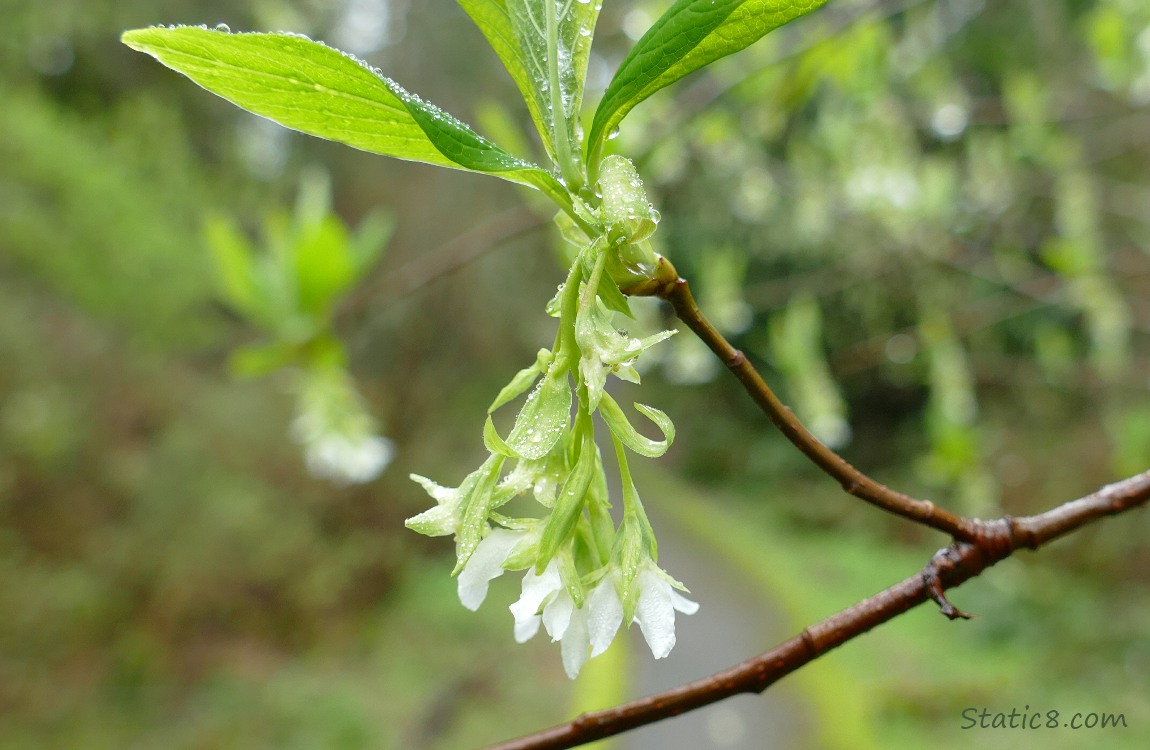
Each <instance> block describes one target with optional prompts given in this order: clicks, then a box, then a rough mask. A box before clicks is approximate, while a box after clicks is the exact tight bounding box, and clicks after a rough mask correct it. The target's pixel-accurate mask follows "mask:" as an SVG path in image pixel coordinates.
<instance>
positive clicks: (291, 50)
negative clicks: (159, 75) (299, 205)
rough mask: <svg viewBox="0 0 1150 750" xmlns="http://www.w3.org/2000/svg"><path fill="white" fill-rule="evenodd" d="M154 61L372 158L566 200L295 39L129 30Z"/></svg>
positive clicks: (532, 174) (344, 58)
mask: <svg viewBox="0 0 1150 750" xmlns="http://www.w3.org/2000/svg"><path fill="white" fill-rule="evenodd" d="M122 41H123V42H124V44H126V45H128V46H129V47H131V48H132V49H135V50H139V51H140V52H145V53H147V54H149V55H151V56H152V57H155V58H156V59H157V60H159V61H160V62H161V63H163V64H164V65H166V66H168V67H169V68H172V69H173V70H176V71H178V72H180V73H183V74H184V75H186V76H187V77H188V78H191V79H192V80H193V81H195V82H196V83H198V84H199V85H200V86H203V87H204V88H205V89H207V90H208V91H211V92H212V93H214V94H218V95H219V96H222V97H224V98H225V99H227V100H229V101H231V102H232V103H234V104H236V105H238V106H240V107H243V108H244V109H246V110H248V111H249V112H254V113H255V114H257V115H261V116H263V117H267V118H269V119H271V120H275V121H276V122H278V123H280V124H281V125H284V126H286V127H289V128H292V129H294V130H299V131H301V132H304V133H307V134H309V135H314V136H318V137H320V138H327V139H329V140H333V141H339V142H340V143H345V144H347V145H349V146H353V147H355V148H358V149H362V150H364V151H370V152H372V153H376V154H383V155H384V156H392V157H395V158H397V159H407V160H410V161H421V162H426V163H428V164H436V165H438V166H442V167H452V168H455V169H466V170H470V171H474V172H484V173H487V174H493V175H496V176H499V177H502V178H504V179H506V180H510V181H512V182H518V183H521V184H524V185H530V186H532V187H536V188H539V189H540V190H542V191H544V192H545V193H548V194H551V195H558V196H561V195H563V194H564V192H565V191H564V190H563V188H562V186H561V185H560V184H559V183H558V181H557V180H556V179H555V178H554V177H553V176H552V175H551V174H550V173H549V172H546V171H544V170H543V169H541V168H540V167H538V166H536V165H534V164H531V163H529V162H525V161H523V160H521V159H518V158H516V157H514V156H512V155H511V154H509V153H507V152H506V151H504V150H503V149H501V148H499V147H498V146H496V145H495V144H493V143H491V142H490V141H488V140H486V139H485V138H483V137H481V136H479V135H477V134H476V133H475V132H474V131H472V130H471V128H469V127H468V126H467V125H465V124H464V123H462V122H460V121H459V120H457V119H455V118H454V117H451V116H450V115H448V114H447V113H445V112H443V111H442V110H441V109H439V108H438V107H436V106H434V105H432V104H429V103H427V102H425V101H423V100H422V99H420V98H419V97H417V96H415V95H414V94H410V93H408V92H407V91H406V90H404V89H403V88H402V87H401V86H399V84H397V83H396V82H395V81H392V80H391V79H389V78H385V77H383V76H382V75H380V74H379V73H377V72H376V71H375V70H374V69H372V68H371V67H369V66H368V65H367V64H366V63H363V62H362V61H360V60H357V59H356V58H354V57H351V56H350V55H347V54H344V53H343V52H340V51H338V50H335V49H332V48H331V47H328V46H327V45H325V44H322V43H320V42H315V41H312V40H311V39H308V38H306V37H303V36H298V35H294V34H262V33H239V34H233V33H231V32H226V31H215V30H211V29H207V28H203V27H194V26H177V27H172V28H161V27H155V28H149V29H136V30H134V31H127V32H125V33H124V35H123V37H122Z"/></svg>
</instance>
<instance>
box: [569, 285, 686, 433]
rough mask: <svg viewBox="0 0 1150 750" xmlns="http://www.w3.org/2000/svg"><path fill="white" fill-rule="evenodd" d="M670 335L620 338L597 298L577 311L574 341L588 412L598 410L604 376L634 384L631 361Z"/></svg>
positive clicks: (663, 332) (609, 316) (604, 382)
mask: <svg viewBox="0 0 1150 750" xmlns="http://www.w3.org/2000/svg"><path fill="white" fill-rule="evenodd" d="M674 334H675V331H662V332H661V333H656V334H654V335H653V336H647V337H646V338H642V339H638V338H635V337H633V336H628V335H624V334H623V333H620V332H619V331H617V330H615V327H614V325H612V323H611V311H610V310H608V309H607V307H606V305H604V304H603V301H602V300H600V299H599V298H598V297H595V301H594V302H592V303H591V304H589V305H587V307H586V309H581V310H580V311H579V313H578V315H577V316H576V320H575V341H576V343H578V345H579V352H580V355H581V356H580V359H579V374H580V375H581V376H582V377H583V382H584V383H586V385H587V400H588V402H589V408H591V409H592V410H594V409H596V408H598V406H599V399H600V398H602V396H603V389H604V388H605V387H606V383H607V374H608V373H611V374H614V375H615V376H616V377H617V378H619V379H621V380H626V381H628V382H630V383H638V382H639V373H638V372H636V370H635V367H634V364H633V363H634V361H635V360H636V359H637V358H638V357H639V355H640V354H642V353H643V352H645V351H646V350H647V349H650V348H651V347H652V346H654V345H655V344H657V343H659V342H660V341H662V340H663V339H666V338H668V337H669V336H673V335H674Z"/></svg>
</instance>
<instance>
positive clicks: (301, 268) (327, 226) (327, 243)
mask: <svg viewBox="0 0 1150 750" xmlns="http://www.w3.org/2000/svg"><path fill="white" fill-rule="evenodd" d="M294 255H295V257H294V261H295V269H294V270H295V280H296V285H297V289H298V294H299V297H298V300H299V309H300V311H301V312H304V313H306V314H308V315H310V316H312V317H316V318H326V317H327V315H328V314H329V313H330V312H331V309H332V308H333V307H334V305H335V301H336V299H337V297H338V296H339V295H341V294H342V293H343V292H345V291H346V290H347V288H348V287H350V286H351V285H352V283H353V282H354V281H355V275H356V268H355V259H354V258H353V257H352V251H351V241H350V238H349V236H348V233H347V228H346V227H345V226H344V225H343V222H342V221H340V219H339V217H337V216H335V215H329V216H326V217H324V218H323V219H321V220H320V221H318V222H316V223H314V224H310V225H308V226H305V227H302V228H301V230H300V234H299V236H298V237H297V238H296V243H295V254H294Z"/></svg>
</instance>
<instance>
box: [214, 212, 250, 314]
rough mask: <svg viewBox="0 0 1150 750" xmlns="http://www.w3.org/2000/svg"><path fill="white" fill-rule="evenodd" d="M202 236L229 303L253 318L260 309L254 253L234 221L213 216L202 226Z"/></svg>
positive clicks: (221, 289)
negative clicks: (210, 253) (209, 250)
mask: <svg viewBox="0 0 1150 750" xmlns="http://www.w3.org/2000/svg"><path fill="white" fill-rule="evenodd" d="M204 236H205V239H206V240H207V243H208V247H209V248H210V249H211V252H212V258H213V260H214V261H215V267H216V277H217V279H218V283H219V286H220V291H221V292H223V295H224V298H225V299H226V300H227V302H228V304H230V305H232V306H233V307H235V308H236V309H237V310H238V311H240V312H242V313H244V314H246V315H248V316H249V317H256V316H257V315H258V312H257V311H258V310H259V308H260V299H259V289H258V288H257V285H256V280H255V271H254V266H253V258H254V257H255V250H254V249H253V248H252V245H251V243H250V242H249V241H248V238H247V237H246V236H245V235H244V233H243V232H241V231H240V229H239V227H237V226H236V224H235V222H233V221H230V220H228V219H225V218H224V217H222V216H213V217H211V218H209V219H208V221H207V222H206V223H205V225H204Z"/></svg>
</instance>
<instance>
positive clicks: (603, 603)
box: [511, 560, 623, 679]
mask: <svg viewBox="0 0 1150 750" xmlns="http://www.w3.org/2000/svg"><path fill="white" fill-rule="evenodd" d="M511 614H513V615H514V616H515V640H517V641H518V642H519V643H524V642H526V641H528V640H530V639H531V638H533V637H534V636H535V634H536V633H538V632H539V623H540V622H542V623H543V626H544V627H545V628H546V629H547V634H548V635H550V636H551V640H552V641H561V650H562V654H563V669H564V671H565V672H566V673H567V676H568V677H570V678H571V679H575V678H576V677H578V676H579V671H580V670H581V669H582V668H583V664H584V663H586V661H587V659H588V652H590V656H591V657H595V656H598V655H599V654H601V653H603V652H604V651H606V650H607V647H608V646H609V645H611V641H613V640H614V639H615V633H616V632H617V631H618V630H619V626H620V625H621V624H622V622H623V605H622V603H621V602H620V601H619V595H618V593H617V592H616V591H615V584H614V582H613V581H612V579H611V576H604V577H603V579H602V580H601V581H600V582H599V584H598V585H596V586H595V588H594V589H592V590H591V593H590V594H588V596H587V598H586V600H585V601H584V602H583V606H582V607H581V608H579V607H576V606H575V602H574V600H573V599H572V598H571V594H570V593H569V592H568V591H567V587H566V586H564V585H563V580H562V577H561V576H560V575H559V566H558V564H557V563H556V562H555V561H554V560H552V561H551V563H550V564H548V566H547V567H546V568H545V569H544V571H543V574H542V575H535V571H533V570H531V571H528V572H527V575H525V576H524V577H523V595H522V596H521V597H520V598H519V601H517V602H515V603H514V604H512V605H511Z"/></svg>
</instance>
